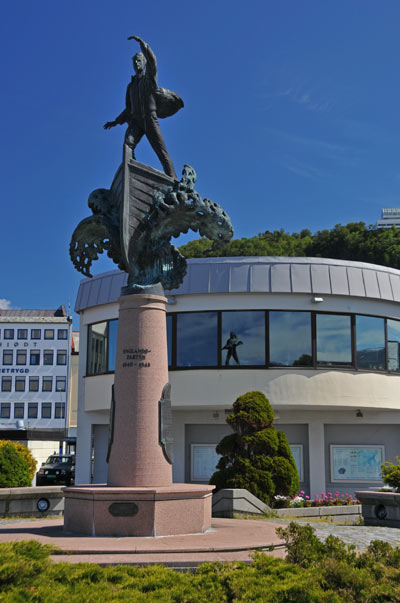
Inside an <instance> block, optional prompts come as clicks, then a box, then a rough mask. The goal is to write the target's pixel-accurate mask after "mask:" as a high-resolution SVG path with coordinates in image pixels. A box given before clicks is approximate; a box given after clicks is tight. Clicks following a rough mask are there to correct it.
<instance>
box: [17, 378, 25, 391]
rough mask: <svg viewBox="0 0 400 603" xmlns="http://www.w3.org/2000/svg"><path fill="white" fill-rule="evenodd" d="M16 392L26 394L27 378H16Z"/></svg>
mask: <svg viewBox="0 0 400 603" xmlns="http://www.w3.org/2000/svg"><path fill="white" fill-rule="evenodd" d="M15 391H16V392H24V391H25V377H15Z"/></svg>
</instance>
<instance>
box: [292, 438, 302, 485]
mask: <svg viewBox="0 0 400 603" xmlns="http://www.w3.org/2000/svg"><path fill="white" fill-rule="evenodd" d="M290 450H291V451H292V454H293V458H294V462H295V463H296V467H297V473H298V474H299V480H300V481H301V482H303V481H304V475H303V444H290Z"/></svg>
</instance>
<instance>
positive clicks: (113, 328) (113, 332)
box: [107, 320, 118, 371]
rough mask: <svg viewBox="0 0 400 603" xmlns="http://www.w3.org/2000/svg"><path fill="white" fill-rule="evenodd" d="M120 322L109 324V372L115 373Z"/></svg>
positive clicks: (114, 321)
mask: <svg viewBox="0 0 400 603" xmlns="http://www.w3.org/2000/svg"><path fill="white" fill-rule="evenodd" d="M117 331H118V320H110V321H109V322H108V367H107V370H108V371H115V357H116V355H117Z"/></svg>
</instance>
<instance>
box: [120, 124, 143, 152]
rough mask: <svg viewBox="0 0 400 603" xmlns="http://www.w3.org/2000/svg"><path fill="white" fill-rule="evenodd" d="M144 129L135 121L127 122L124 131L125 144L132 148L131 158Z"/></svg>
mask: <svg viewBox="0 0 400 603" xmlns="http://www.w3.org/2000/svg"><path fill="white" fill-rule="evenodd" d="M143 134H144V130H143V129H142V128H141V127H140V126H139V125H138V124H136V123H135V122H132V123H130V124H129V126H128V128H127V130H126V132H125V144H126V145H128V147H130V148H131V149H132V159H136V157H135V148H136V146H137V145H138V143H139V142H140V141H141V139H142V138H143Z"/></svg>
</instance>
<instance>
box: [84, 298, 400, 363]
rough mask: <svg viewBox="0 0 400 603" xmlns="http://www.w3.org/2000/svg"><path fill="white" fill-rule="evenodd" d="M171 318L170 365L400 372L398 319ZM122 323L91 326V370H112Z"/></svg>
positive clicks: (310, 315) (307, 315) (258, 314)
mask: <svg viewBox="0 0 400 603" xmlns="http://www.w3.org/2000/svg"><path fill="white" fill-rule="evenodd" d="M166 321H167V322H166V326H167V343H168V365H169V369H170V370H179V369H189V368H196V367H197V368H207V367H209V368H212V367H215V368H225V367H231V368H236V369H240V368H246V367H252V368H256V367H260V368H280V367H282V368H284V367H292V368H296V367H299V368H314V369H318V368H320V369H323V368H324V367H330V368H335V367H337V368H349V369H355V370H358V369H360V370H370V371H371V370H378V371H381V370H387V371H392V372H400V320H394V319H389V318H387V319H386V318H381V317H376V316H364V315H356V314H344V313H343V314H333V313H328V312H327V313H323V312H303V311H285V310H269V311H265V310H243V311H240V310H239V311H223V310H221V311H213V312H210V311H205V312H177V313H170V314H168V315H167V319H166ZM117 328H118V321H117V320H112V321H104V322H101V323H96V324H93V325H89V337H88V341H89V345H88V358H87V374H88V375H96V374H102V373H107V372H111V371H114V369H115V354H116V340H117ZM386 333H387V335H386ZM386 339H387V341H386Z"/></svg>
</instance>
